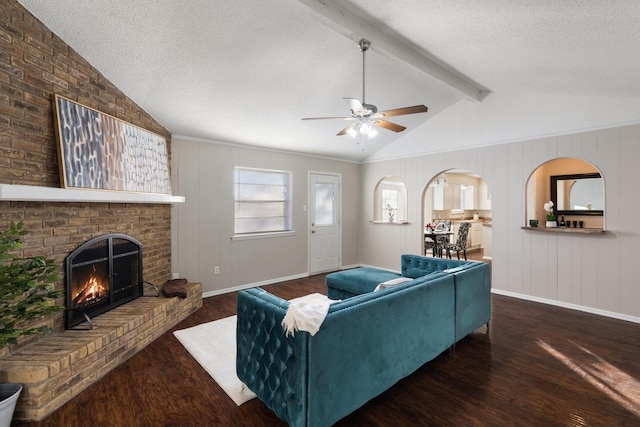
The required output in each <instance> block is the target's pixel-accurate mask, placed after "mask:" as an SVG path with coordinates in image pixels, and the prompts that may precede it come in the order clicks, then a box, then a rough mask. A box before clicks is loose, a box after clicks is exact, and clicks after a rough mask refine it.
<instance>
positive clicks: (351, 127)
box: [336, 122, 358, 136]
mask: <svg viewBox="0 0 640 427" xmlns="http://www.w3.org/2000/svg"><path fill="white" fill-rule="evenodd" d="M357 124H358V122H354V123H351V124H350V125H349V126H347V127H346V128H344V129H342V130H341V131H340V132H338V133H337V134H336V136H342V135H345V134H346V133H347V132H349V130H350V129H353V127H354V126H355V125H357Z"/></svg>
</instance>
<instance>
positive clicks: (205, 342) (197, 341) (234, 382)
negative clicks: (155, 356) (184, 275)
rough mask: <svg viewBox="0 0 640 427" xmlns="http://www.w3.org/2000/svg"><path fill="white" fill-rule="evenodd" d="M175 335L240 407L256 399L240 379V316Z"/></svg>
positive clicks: (204, 324)
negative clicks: (237, 356)
mask: <svg viewBox="0 0 640 427" xmlns="http://www.w3.org/2000/svg"><path fill="white" fill-rule="evenodd" d="M173 335H175V337H176V338H177V339H178V341H180V343H182V345H183V346H184V347H185V348H186V349H187V351H188V352H189V353H191V355H192V356H193V358H194V359H196V360H197V361H198V363H200V365H202V367H203V368H204V369H205V370H206V371H207V372H208V373H209V375H211V377H213V379H214V380H215V381H216V382H217V383H218V384H219V385H220V387H222V389H223V390H224V391H225V392H226V393H227V394H228V395H229V397H230V398H231V399H233V401H234V402H235V403H236V405H238V406H240V405H242V404H243V403H244V402H246V401H248V400H251V399H253V398H254V397H256V395H255V394H254V393H253V392H252V391H251V390H249V389H248V388H247V387H246V386H245V385H244V384H243V383H242V382H240V380H239V379H238V376H237V375H236V316H231V317H227V318H224V319H220V320H215V321H213V322H209V323H203V324H202V325H198V326H194V327H192V328H188V329H182V330H179V331H175V332H174V333H173Z"/></svg>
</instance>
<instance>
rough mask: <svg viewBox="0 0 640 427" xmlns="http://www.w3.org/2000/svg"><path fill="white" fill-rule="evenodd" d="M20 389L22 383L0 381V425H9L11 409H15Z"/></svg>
mask: <svg viewBox="0 0 640 427" xmlns="http://www.w3.org/2000/svg"><path fill="white" fill-rule="evenodd" d="M21 391H22V384H17V383H0V427H9V426H10V425H11V420H12V419H13V411H14V410H15V409H16V403H17V401H18V397H20V392H21Z"/></svg>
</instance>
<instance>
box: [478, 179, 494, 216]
mask: <svg viewBox="0 0 640 427" xmlns="http://www.w3.org/2000/svg"><path fill="white" fill-rule="evenodd" d="M478 209H480V210H491V196H490V195H489V187H488V186H487V183H486V182H484V181H483V182H482V183H481V184H480V186H479V187H478Z"/></svg>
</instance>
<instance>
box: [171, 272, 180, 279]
mask: <svg viewBox="0 0 640 427" xmlns="http://www.w3.org/2000/svg"><path fill="white" fill-rule="evenodd" d="M179 278H180V273H173V276H172V279H179Z"/></svg>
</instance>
